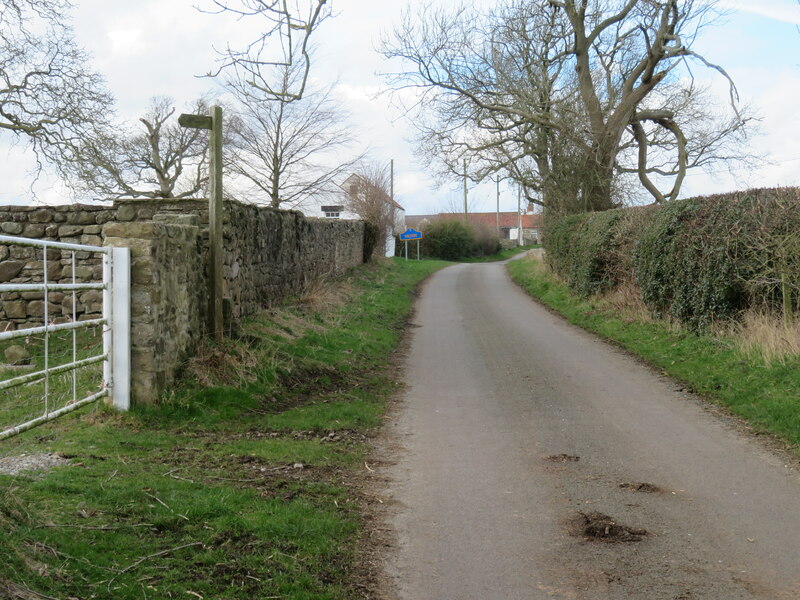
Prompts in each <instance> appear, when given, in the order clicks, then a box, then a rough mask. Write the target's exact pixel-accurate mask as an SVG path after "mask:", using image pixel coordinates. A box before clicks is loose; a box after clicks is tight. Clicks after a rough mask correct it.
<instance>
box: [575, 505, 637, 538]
mask: <svg viewBox="0 0 800 600" xmlns="http://www.w3.org/2000/svg"><path fill="white" fill-rule="evenodd" d="M571 525H572V531H573V533H575V534H577V535H580V536H582V537H583V538H584V539H585V540H587V541H592V542H606V543H612V544H614V543H617V542H640V541H642V539H644V537H645V536H646V535H647V530H646V529H641V528H638V527H629V526H628V525H622V524H620V523H617V521H616V519H614V518H613V517H609V516H608V515H606V514H603V513H601V512H590V513H578V515H576V516H575V518H574V519H573V520H572V523H571Z"/></svg>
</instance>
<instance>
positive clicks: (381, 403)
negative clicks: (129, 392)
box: [0, 260, 446, 600]
mask: <svg viewBox="0 0 800 600" xmlns="http://www.w3.org/2000/svg"><path fill="white" fill-rule="evenodd" d="M444 264H446V263H441V262H432V261H421V262H416V261H414V262H411V261H409V262H408V263H405V261H400V260H398V261H391V262H388V261H387V262H382V263H380V264H377V265H369V266H366V267H364V268H363V269H359V270H358V271H357V272H356V273H354V274H353V275H352V276H351V277H350V278H349V280H348V281H346V282H345V284H343V285H340V284H338V283H337V284H336V286H339V287H340V288H341V289H342V290H343V291H342V294H341V296H342V297H346V298H347V299H346V301H344V302H341V301H339V302H335V303H334V304H335V307H334V308H330V304H331V303H329V302H326V301H325V298H324V297H323V298H322V299H321V300H322V301H321V302H317V303H316V304H315V303H311V302H310V301H309V299H308V298H305V299H297V300H296V301H295V302H293V303H290V304H288V305H287V306H283V307H279V308H277V309H275V310H272V311H269V312H265V313H263V314H260V315H257V316H255V317H253V318H252V319H250V320H249V321H248V322H247V323H245V324H244V325H243V326H242V328H241V332H240V336H239V337H238V338H237V339H229V340H225V341H224V342H223V343H222V344H221V345H219V346H214V345H206V346H203V347H201V348H200V353H199V356H198V357H197V358H196V359H195V360H193V361H191V362H190V364H188V365H187V367H186V372H185V375H184V377H183V378H182V379H181V381H180V384H179V385H178V386H177V387H176V388H175V389H174V390H172V391H171V392H170V393H169V394H167V395H165V397H164V401H163V403H162V404H160V405H159V406H152V407H141V408H138V409H136V410H134V411H132V412H131V413H129V414H124V415H121V414H116V413H113V412H112V411H110V410H109V409H106V408H104V407H102V406H98V407H96V408H94V409H91V410H88V411H87V410H84V411H80V412H79V413H77V414H76V415H71V416H68V417H66V418H64V419H61V420H59V421H56V422H54V423H51V424H48V425H46V426H43V427H40V428H37V429H35V430H31V431H29V432H26V433H24V434H22V435H21V436H18V437H16V438H12V439H10V440H7V441H5V442H2V443H0V456H2V455H19V454H22V453H40V452H58V453H61V454H62V455H64V456H66V457H69V460H70V463H71V464H70V465H68V466H63V467H58V468H56V469H54V470H52V471H49V472H47V473H38V472H29V473H23V474H19V475H17V476H8V475H0V529H2V531H3V535H1V536H0V556H1V557H2V560H0V597H3V598H5V597H11V598H14V597H20V598H27V597H54V598H70V597H74V598H81V599H84V598H114V599H133V598H136V599H141V598H159V599H161V598H197V597H199V596H201V597H203V598H214V599H217V598H224V599H228V598H230V599H234V598H236V599H252V598H268V597H279V598H287V599H294V600H305V599H308V600H311V599H314V600H319V599H331V600H337V599H344V598H351V597H353V596H355V595H356V592H355V588H354V577H355V575H356V574H357V572H358V568H359V567H358V554H357V544H356V542H357V540H358V535H359V532H360V528H361V525H362V523H361V512H360V511H361V504H360V497H359V492H358V488H357V487H354V485H353V482H354V481H357V480H358V478H359V477H360V475H359V473H362V472H364V465H363V461H364V457H365V453H366V451H367V447H366V443H365V439H366V436H367V435H368V434H369V431H370V430H371V429H372V428H374V427H376V426H377V425H379V424H380V422H381V421H382V415H383V414H384V412H385V406H386V400H387V398H388V397H389V396H390V395H391V394H392V393H393V392H394V391H395V390H396V389H397V384H396V382H395V380H394V379H393V376H392V373H391V370H389V369H386V367H387V366H388V365H389V361H390V357H391V353H392V351H393V350H394V349H395V348H396V347H397V344H398V342H399V340H400V336H401V335H402V334H403V330H404V327H405V323H406V319H407V316H408V314H409V311H410V309H411V306H412V302H413V299H414V296H413V290H414V288H415V286H416V285H417V284H418V283H419V281H421V280H422V279H423V278H424V277H425V276H427V275H428V274H429V273H431V272H433V271H434V270H436V269H438V268H440V267H441V266H443V265H444ZM332 287H335V286H332ZM323 295H324V294H323ZM315 306H316V308H315ZM331 433H333V437H330V434H331ZM26 590H34V591H35V593H31V592H27V591H26ZM41 594H44V596H41Z"/></svg>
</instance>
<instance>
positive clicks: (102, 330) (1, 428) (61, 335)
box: [0, 235, 130, 440]
mask: <svg viewBox="0 0 800 600" xmlns="http://www.w3.org/2000/svg"><path fill="white" fill-rule="evenodd" d="M0 246H2V247H5V248H7V249H8V252H6V253H5V254H7V257H10V258H13V257H14V256H15V253H16V255H17V256H19V257H20V258H21V259H22V260H24V261H25V262H26V266H25V269H26V270H25V271H23V272H22V277H19V276H18V277H16V279H17V281H21V280H28V281H27V282H24V283H19V282H18V283H3V284H0V306H2V304H3V303H6V302H8V303H11V302H16V303H17V306H18V307H20V306H25V307H29V306H30V300H31V299H38V298H41V299H42V305H41V307H42V313H43V314H42V315H41V316H40V317H39V318H40V319H41V325H38V324H35V325H36V326H30V325H31V323H28V322H23V321H28V320H29V316H30V313H31V312H32V311H30V309H29V308H26V311H27V312H26V315H25V316H23V315H20V314H17V315H15V316H16V317H17V318H16V319H13V318H9V317H6V318H5V320H2V321H0V326H3V329H4V330H3V331H0V351H2V352H0V363H4V361H5V357H4V355H3V353H4V352H5V351H6V350H8V348H9V346H11V345H17V346H18V347H17V348H14V349H12V350H11V351H9V352H16V353H20V352H21V353H22V354H23V356H24V355H30V357H29V358H28V357H25V358H24V359H23V362H28V363H30V364H22V365H9V364H0V440H2V439H4V438H7V437H10V436H13V435H16V434H18V433H20V432H22V431H25V430H27V429H30V428H32V427H35V426H37V425H40V424H41V423H45V422H47V421H51V420H53V419H55V418H57V417H59V416H61V415H64V414H67V413H69V412H72V411H74V410H76V409H78V408H80V407H82V406H85V405H86V404H89V403H92V402H96V401H97V400H99V399H100V398H106V397H108V398H111V399H112V401H113V404H114V406H115V407H116V408H118V409H120V410H128V408H129V407H130V250H129V249H128V248H110V247H99V246H85V245H79V244H66V243H61V242H50V241H43V240H35V239H29V238H21V237H15V236H4V235H0ZM65 255H66V256H65ZM98 255H99V256H100V257H102V278H101V280H96V279H98V278H97V277H94V276H92V275H90V274H88V273H93V272H94V270H93V269H91V268H83V271H82V273H81V277H78V271H79V270H81V268H82V267H81V266H80V265H79V259H80V261H81V264H83V263H85V262H86V259H87V258H89V257H97V256H98ZM55 256H57V257H58V258H57V259H56V258H55ZM39 257H41V260H39ZM56 260H57V261H58V264H57V265H56V264H55V263H56ZM31 265H33V266H34V267H38V266H39V265H41V270H39V269H38V268H33V269H32V268H31ZM51 271H53V273H56V272H57V273H58V277H55V276H54V277H53V280H52V281H50V280H49V279H50V277H51V275H52V274H53V273H51ZM64 271H66V272H67V273H68V276H67V277H66V278H65V277H62V276H61V275H62V274H63V272H64ZM79 279H82V280H83V281H79ZM93 279H94V280H93ZM92 290H95V291H101V292H102V312H101V313H100V314H98V315H92V314H91V311H89V310H88V309H87V311H86V313H84V314H79V312H81V311H79V310H78V306H79V303H80V302H81V294H86V293H87V292H90V291H92ZM55 298H58V299H60V300H61V302H62V304H61V305H58V304H55V303H53V302H51V300H52V299H55ZM8 312H9V311H8V310H6V311H5V313H6V314H8ZM20 317H22V318H20Z"/></svg>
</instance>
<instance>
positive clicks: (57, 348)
mask: <svg viewBox="0 0 800 600" xmlns="http://www.w3.org/2000/svg"><path fill="white" fill-rule="evenodd" d="M73 334H74V336H75V340H74V341H75V357H76V359H77V360H82V359H85V358H89V357H93V356H98V355H100V354H102V353H103V339H102V332H101V328H100V327H89V328H86V329H79V330H77V331H74V332H71V331H61V332H55V333H52V334H50V336H49V341H48V351H47V353H45V342H44V336H43V335H38V336H31V337H28V338H16V339H13V340H9V341H6V342H2V343H0V361H2V356H3V352H4V351H5V350H6V349H7V348H8V347H9V346H15V345H16V346H22V347H24V348H25V349H26V350H27V351H28V353H29V354H30V365H28V366H26V367H25V368H21V369H3V368H0V381H6V380H9V379H12V378H16V377H20V376H23V375H27V374H29V373H34V372H38V371H41V370H43V369H44V366H45V356H46V355H47V356H48V366H49V367H50V368H54V367H58V366H60V365H65V364H67V363H70V362H72V360H73ZM102 371H103V365H102V363H96V364H93V365H90V366H88V367H83V368H81V369H77V370H75V371H70V372H66V373H60V374H56V375H52V376H50V378H49V380H48V393H47V397H48V408H49V410H51V411H52V410H55V409H59V408H61V407H63V406H65V405H67V404H68V403H69V402H71V400H72V385H73V373H74V374H75V391H76V396H77V399H78V400H81V399H83V398H85V397H87V396H90V395H91V394H94V393H96V392H99V391H100V390H101V388H102V379H103V378H102ZM44 398H45V383H44V379H41V380H38V381H35V382H32V383H28V384H24V385H20V386H17V387H13V388H10V389H8V390H3V391H2V392H0V430H2V429H4V428H5V427H7V426H13V425H19V424H21V423H23V422H25V421H27V420H30V419H33V418H36V417H40V416H42V415H43V414H44V413H45V401H44Z"/></svg>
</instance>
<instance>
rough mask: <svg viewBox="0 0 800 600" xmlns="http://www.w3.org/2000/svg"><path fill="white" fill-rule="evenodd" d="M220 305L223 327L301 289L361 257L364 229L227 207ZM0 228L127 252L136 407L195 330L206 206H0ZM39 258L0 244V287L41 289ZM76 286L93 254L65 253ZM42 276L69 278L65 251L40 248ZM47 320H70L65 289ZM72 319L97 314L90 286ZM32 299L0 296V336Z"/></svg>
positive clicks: (19, 321)
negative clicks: (32, 285) (45, 265)
mask: <svg viewBox="0 0 800 600" xmlns="http://www.w3.org/2000/svg"><path fill="white" fill-rule="evenodd" d="M223 222H224V224H223V237H224V250H223V257H224V270H223V275H224V278H225V281H224V286H223V289H224V304H225V309H226V310H225V313H226V319H227V323H226V325H227V326H228V329H232V328H235V327H236V325H237V324H238V322H239V321H240V319H242V318H243V317H246V316H248V315H251V314H253V313H255V312H256V311H258V310H259V309H261V308H264V307H267V306H270V305H271V304H274V303H276V302H278V301H280V300H281V299H283V298H285V297H287V296H291V295H296V294H300V293H302V292H303V291H304V290H305V289H306V288H307V287H308V286H309V285H310V284H311V283H313V282H315V281H318V280H320V279H323V278H326V277H329V276H334V275H338V274H341V273H342V272H344V271H346V270H347V269H349V268H352V267H354V266H356V265H358V264H360V263H361V262H362V261H363V237H364V225H363V223H361V222H358V221H333V220H325V219H307V218H305V217H303V215H302V214H300V213H298V212H295V211H281V210H276V209H271V208H263V207H256V206H253V205H246V204H242V203H239V202H235V201H226V202H225V205H224V211H223ZM0 231H2V232H3V233H4V234H7V235H19V236H24V237H31V238H36V239H42V240H53V241H60V242H68V243H76V244H88V245H94V246H103V245H107V246H118V247H120V246H122V247H128V248H130V249H131V271H132V272H131V278H132V293H131V310H132V327H131V333H132V338H133V339H132V349H131V355H132V361H133V373H134V378H133V381H132V392H133V399H134V401H135V402H142V403H148V402H154V401H156V400H157V399H158V396H159V394H160V392H161V391H162V390H163V389H164V387H165V386H168V385H169V384H170V383H172V381H173V379H174V376H175V372H176V371H177V369H178V367H179V366H180V365H181V363H182V362H183V361H184V360H185V359H186V357H187V356H188V355H190V354H191V353H192V351H193V350H194V348H195V346H196V344H197V342H198V341H199V340H200V338H201V337H203V336H204V335H205V334H206V317H207V311H208V308H207V303H208V296H207V292H206V290H207V285H208V283H207V262H208V261H207V257H208V205H207V202H206V201H205V200H147V201H142V200H121V201H117V202H115V203H114V205H113V206H87V205H67V206H57V207H17V206H5V207H0ZM41 255H42V251H41V250H39V249H33V248H29V247H24V246H16V245H11V246H7V245H2V244H0V283H30V282H41V275H42V270H43V261H42V256H41ZM74 261H75V276H76V280H77V281H80V282H86V281H100V280H101V279H102V259H101V256H100V255H99V254H96V253H89V252H77V253H75V258H74ZM47 263H48V280H49V281H58V282H64V283H69V282H71V281H72V263H73V257H72V253H71V252H67V251H63V252H59V251H57V250H54V249H50V250H48V261H47ZM48 299H49V303H50V304H49V305H48V309H49V315H50V321H51V322H63V321H67V320H70V319H71V317H72V314H73V309H72V296H71V294H61V293H57V292H50V293H49V298H48ZM76 304H77V306H76V307H75V308H76V312H77V316H78V318H79V319H89V318H96V317H98V316H99V314H100V312H101V310H102V294H101V292H99V291H87V292H82V293H80V294H79V295H78V298H77V303H76ZM43 316H44V297H43V294H42V293H28V292H22V293H16V292H7V293H3V294H2V295H0V329H9V328H22V327H28V326H31V325H32V324H38V323H41V322H43Z"/></svg>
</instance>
